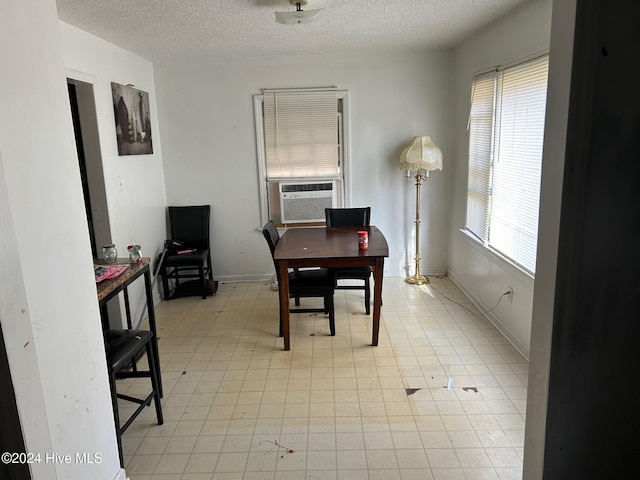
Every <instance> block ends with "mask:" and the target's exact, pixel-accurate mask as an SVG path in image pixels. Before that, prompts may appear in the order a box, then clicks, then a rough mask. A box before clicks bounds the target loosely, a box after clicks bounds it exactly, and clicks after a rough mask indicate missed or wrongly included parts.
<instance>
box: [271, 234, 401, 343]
mask: <svg viewBox="0 0 640 480" xmlns="http://www.w3.org/2000/svg"><path fill="white" fill-rule="evenodd" d="M363 230H364V231H367V232H368V233H369V247H368V248H366V249H361V248H359V246H358V232H359V231H363ZM388 256H389V246H388V245H387V240H386V239H385V238H384V235H383V234H382V232H381V231H380V230H379V229H378V228H377V227H375V226H368V227H331V228H326V227H304V228H289V229H288V230H287V231H285V232H284V234H283V235H282V237H281V238H280V241H279V242H278V244H277V245H276V250H275V252H274V260H275V261H276V264H277V265H278V269H279V277H280V282H281V285H280V289H279V290H280V312H282V313H281V314H282V333H283V336H284V349H285V350H290V349H291V343H290V336H289V275H288V269H290V268H303V267H328V268H343V267H372V269H373V281H374V288H373V319H372V322H373V326H372V330H373V334H372V341H371V344H372V345H373V346H376V345H378V333H379V330H380V307H381V305H382V277H383V273H384V259H385V257H388Z"/></svg>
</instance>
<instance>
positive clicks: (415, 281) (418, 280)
mask: <svg viewBox="0 0 640 480" xmlns="http://www.w3.org/2000/svg"><path fill="white" fill-rule="evenodd" d="M404 281H405V282H407V283H410V284H411V285H429V279H428V278H427V277H425V276H424V275H418V274H416V275H412V276H410V277H407V278H405V279H404Z"/></svg>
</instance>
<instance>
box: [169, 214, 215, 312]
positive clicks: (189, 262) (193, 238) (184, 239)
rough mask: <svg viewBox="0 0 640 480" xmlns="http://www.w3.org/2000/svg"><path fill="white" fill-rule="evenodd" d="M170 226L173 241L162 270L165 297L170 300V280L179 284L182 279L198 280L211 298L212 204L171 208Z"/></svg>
mask: <svg viewBox="0 0 640 480" xmlns="http://www.w3.org/2000/svg"><path fill="white" fill-rule="evenodd" d="M168 211H169V227H170V231H171V239H172V242H168V243H169V244H170V245H169V248H170V249H169V251H166V252H165V254H164V258H163V261H162V264H161V265H160V269H159V273H160V276H161V277H162V289H163V292H164V299H165V300H169V298H170V293H171V291H170V288H169V280H174V281H175V287H178V285H179V283H180V281H181V280H184V279H198V280H197V281H198V282H199V291H200V293H201V295H202V298H207V295H208V294H209V293H210V289H209V288H208V287H207V283H208V282H207V278H208V279H209V282H213V270H212V268H211V248H210V245H209V218H210V214H211V207H210V206H209V205H194V206H185V207H174V206H171V207H168Z"/></svg>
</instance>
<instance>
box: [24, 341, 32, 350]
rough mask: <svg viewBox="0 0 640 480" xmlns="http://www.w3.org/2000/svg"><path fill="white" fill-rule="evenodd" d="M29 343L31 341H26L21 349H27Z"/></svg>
mask: <svg viewBox="0 0 640 480" xmlns="http://www.w3.org/2000/svg"><path fill="white" fill-rule="evenodd" d="M30 343H31V341H30V340H27V342H26V343H25V344H24V345H22V348H27V345H29V344H30Z"/></svg>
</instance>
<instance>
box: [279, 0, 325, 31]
mask: <svg viewBox="0 0 640 480" xmlns="http://www.w3.org/2000/svg"><path fill="white" fill-rule="evenodd" d="M308 1H309V0H289V3H290V4H291V5H295V6H296V11H295V12H275V13H276V22H278V23H283V24H285V25H296V24H298V23H311V22H315V21H316V20H317V19H318V18H319V17H320V14H321V13H322V12H323V11H324V9H323V8H319V9H317V10H302V5H306V4H307V3H308Z"/></svg>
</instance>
